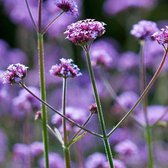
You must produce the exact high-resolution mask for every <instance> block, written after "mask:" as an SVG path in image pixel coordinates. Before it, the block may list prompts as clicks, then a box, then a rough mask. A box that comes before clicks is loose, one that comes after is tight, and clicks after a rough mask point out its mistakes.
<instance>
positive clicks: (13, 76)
mask: <svg viewBox="0 0 168 168" xmlns="http://www.w3.org/2000/svg"><path fill="white" fill-rule="evenodd" d="M27 69H28V67H26V66H25V65H23V64H20V63H17V64H11V65H9V66H8V68H7V70H6V71H5V72H4V73H3V74H2V79H3V83H4V84H5V83H8V84H13V83H19V82H21V81H22V80H23V78H24V77H25V76H26V74H27Z"/></svg>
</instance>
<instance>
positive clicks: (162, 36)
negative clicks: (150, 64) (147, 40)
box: [152, 26, 168, 45]
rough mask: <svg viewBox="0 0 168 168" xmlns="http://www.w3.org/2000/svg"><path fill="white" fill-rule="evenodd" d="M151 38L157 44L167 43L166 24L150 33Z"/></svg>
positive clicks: (167, 32)
mask: <svg viewBox="0 0 168 168" xmlns="http://www.w3.org/2000/svg"><path fill="white" fill-rule="evenodd" d="M152 38H153V39H154V40H156V41H157V42H158V43H159V44H162V45H164V44H167V43H168V26H165V28H162V29H161V30H160V31H157V32H155V33H154V34H153V35H152Z"/></svg>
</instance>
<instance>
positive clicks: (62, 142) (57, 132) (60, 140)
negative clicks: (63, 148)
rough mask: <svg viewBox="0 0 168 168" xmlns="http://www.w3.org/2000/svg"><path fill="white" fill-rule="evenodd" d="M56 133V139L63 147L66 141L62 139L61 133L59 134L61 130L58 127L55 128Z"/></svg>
mask: <svg viewBox="0 0 168 168" xmlns="http://www.w3.org/2000/svg"><path fill="white" fill-rule="evenodd" d="M54 133H55V136H56V138H57V139H58V140H59V142H60V143H61V144H62V145H64V141H63V139H62V136H61V133H60V132H59V130H58V129H57V128H56V127H55V128H54Z"/></svg>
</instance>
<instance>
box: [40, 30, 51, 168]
mask: <svg viewBox="0 0 168 168" xmlns="http://www.w3.org/2000/svg"><path fill="white" fill-rule="evenodd" d="M38 58H39V59H38V61H39V70H40V92H41V99H42V100H43V101H46V86H45V74H44V72H45V71H44V46H43V35H42V34H41V33H38ZM41 110H42V121H43V131H42V135H43V143H44V155H45V167H46V168H49V159H48V130H47V126H46V125H47V107H46V106H45V105H44V104H43V103H41Z"/></svg>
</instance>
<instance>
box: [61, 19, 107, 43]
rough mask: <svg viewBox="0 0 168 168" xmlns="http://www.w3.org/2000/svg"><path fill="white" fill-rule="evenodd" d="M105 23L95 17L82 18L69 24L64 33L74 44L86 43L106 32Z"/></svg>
mask: <svg viewBox="0 0 168 168" xmlns="http://www.w3.org/2000/svg"><path fill="white" fill-rule="evenodd" d="M104 25H105V23H103V22H99V21H95V20H94V19H86V20H80V21H77V22H75V23H72V24H71V25H69V26H68V27H67V29H66V31H65V32H64V33H65V34H66V35H67V37H66V38H67V39H69V40H70V41H71V42H73V43H74V44H77V45H85V44H86V43H88V42H91V41H93V40H95V39H96V38H97V37H99V36H102V35H103V34H104V33H105V27H104Z"/></svg>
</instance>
